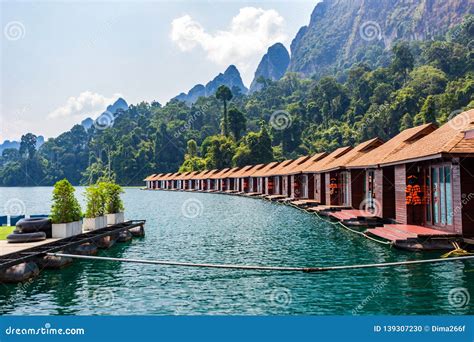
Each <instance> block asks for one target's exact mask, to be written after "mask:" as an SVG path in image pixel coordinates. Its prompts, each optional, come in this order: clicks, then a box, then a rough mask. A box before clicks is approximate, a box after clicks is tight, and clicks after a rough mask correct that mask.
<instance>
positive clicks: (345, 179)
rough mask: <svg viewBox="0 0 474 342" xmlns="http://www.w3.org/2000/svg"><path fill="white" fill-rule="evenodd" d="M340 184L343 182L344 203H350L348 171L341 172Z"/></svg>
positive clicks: (342, 196)
mask: <svg viewBox="0 0 474 342" xmlns="http://www.w3.org/2000/svg"><path fill="white" fill-rule="evenodd" d="M340 184H341V201H342V205H348V204H349V174H348V173H347V172H341V174H340Z"/></svg>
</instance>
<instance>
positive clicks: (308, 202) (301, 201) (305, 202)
mask: <svg viewBox="0 0 474 342" xmlns="http://www.w3.org/2000/svg"><path fill="white" fill-rule="evenodd" d="M291 203H292V204H294V205H319V201H317V200H311V199H299V200H296V201H293V202H291Z"/></svg>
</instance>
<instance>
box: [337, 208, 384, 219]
mask: <svg viewBox="0 0 474 342" xmlns="http://www.w3.org/2000/svg"><path fill="white" fill-rule="evenodd" d="M328 216H330V217H332V218H335V219H336V220H340V221H348V220H360V219H371V218H375V215H374V214H371V213H370V212H368V211H365V210H357V209H346V210H341V211H335V212H332V213H329V214H328Z"/></svg>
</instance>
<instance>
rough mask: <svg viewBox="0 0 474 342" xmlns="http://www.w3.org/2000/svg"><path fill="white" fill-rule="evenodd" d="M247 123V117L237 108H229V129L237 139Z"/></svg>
mask: <svg viewBox="0 0 474 342" xmlns="http://www.w3.org/2000/svg"><path fill="white" fill-rule="evenodd" d="M246 125H247V119H246V118H245V116H244V113H242V112H241V111H240V110H238V109H237V108H231V109H230V110H229V130H230V132H231V133H232V135H233V136H234V139H235V140H236V141H237V140H239V139H240V137H241V136H242V132H245V129H246Z"/></svg>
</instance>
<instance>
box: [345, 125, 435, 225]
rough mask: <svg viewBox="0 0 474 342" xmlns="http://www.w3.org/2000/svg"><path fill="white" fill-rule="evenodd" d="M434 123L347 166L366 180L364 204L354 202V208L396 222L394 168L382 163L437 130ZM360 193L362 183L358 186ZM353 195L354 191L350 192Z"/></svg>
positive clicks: (411, 130) (404, 134)
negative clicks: (381, 165)
mask: <svg viewBox="0 0 474 342" xmlns="http://www.w3.org/2000/svg"><path fill="white" fill-rule="evenodd" d="M436 128H437V127H436V126H435V125H434V124H425V125H421V126H417V127H413V128H409V129H406V130H404V131H402V132H400V133H399V134H397V135H396V136H395V137H393V138H392V139H390V140H388V141H387V142H385V143H384V144H383V145H381V146H379V147H377V148H376V149H374V150H372V151H370V152H369V153H367V154H365V155H363V156H361V157H360V158H357V159H355V160H352V161H351V162H348V163H346V165H345V168H346V169H347V170H350V171H351V173H353V174H357V175H358V177H357V179H358V180H359V181H360V180H361V179H363V185H362V189H363V198H362V201H361V202H360V201H353V203H352V206H353V207H359V208H360V209H362V210H367V211H370V212H372V213H373V214H375V215H376V216H378V217H381V218H385V219H388V220H395V167H394V166H386V167H383V168H382V167H380V164H381V163H382V162H383V161H384V160H387V158H390V157H391V156H392V155H394V154H397V153H403V151H405V149H406V148H407V147H409V146H410V145H412V144H414V143H415V142H416V141H418V140H419V139H421V138H423V137H424V136H426V135H428V134H431V133H432V132H433V131H435V130H436ZM355 188H356V190H355V192H357V191H360V189H361V184H360V183H359V184H358V185H357V186H355ZM351 192H354V191H352V190H351Z"/></svg>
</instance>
